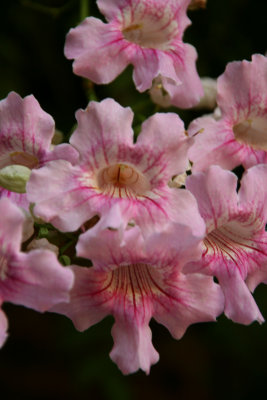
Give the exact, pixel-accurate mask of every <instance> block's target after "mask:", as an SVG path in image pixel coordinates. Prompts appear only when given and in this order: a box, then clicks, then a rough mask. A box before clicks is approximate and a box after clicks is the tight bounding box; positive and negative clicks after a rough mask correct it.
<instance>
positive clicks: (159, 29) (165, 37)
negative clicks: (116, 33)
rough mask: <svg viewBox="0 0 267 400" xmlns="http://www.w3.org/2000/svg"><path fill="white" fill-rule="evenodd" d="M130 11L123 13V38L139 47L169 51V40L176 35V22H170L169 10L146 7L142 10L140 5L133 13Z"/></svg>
mask: <svg viewBox="0 0 267 400" xmlns="http://www.w3.org/2000/svg"><path fill="white" fill-rule="evenodd" d="M131 11H132V10H131ZM131 11H130V10H126V11H124V21H123V29H122V34H123V36H124V38H125V39H126V40H128V41H129V42H133V43H136V44H138V45H139V46H141V47H145V48H152V49H159V50H169V49H170V42H171V40H172V39H173V38H174V37H175V36H176V35H177V33H178V29H177V22H176V21H174V20H172V15H173V12H171V10H170V8H169V7H168V6H166V7H164V8H163V7H162V6H161V7H158V8H157V7H155V8H154V7H153V8H152V7H149V6H148V7H147V8H146V9H145V10H144V9H143V7H141V5H140V6H137V7H136V8H135V9H134V11H133V13H132V12H131Z"/></svg>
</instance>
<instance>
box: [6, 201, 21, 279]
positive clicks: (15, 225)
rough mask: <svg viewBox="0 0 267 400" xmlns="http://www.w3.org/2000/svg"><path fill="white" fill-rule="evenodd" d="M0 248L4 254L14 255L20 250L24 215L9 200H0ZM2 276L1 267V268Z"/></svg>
mask: <svg viewBox="0 0 267 400" xmlns="http://www.w3.org/2000/svg"><path fill="white" fill-rule="evenodd" d="M0 215H1V225H0V247H2V251H1V252H3V253H12V252H16V251H19V250H20V244H21V240H22V230H23V223H24V220H25V218H24V215H23V213H22V211H21V210H20V209H19V208H18V207H17V206H16V205H15V204H13V203H12V202H11V201H10V200H9V199H7V198H2V199H1V200H0ZM0 275H1V266H0Z"/></svg>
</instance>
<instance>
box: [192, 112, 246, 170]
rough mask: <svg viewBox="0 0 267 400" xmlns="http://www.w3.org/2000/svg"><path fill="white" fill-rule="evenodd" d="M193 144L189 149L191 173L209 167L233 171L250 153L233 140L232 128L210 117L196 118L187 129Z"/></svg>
mask: <svg viewBox="0 0 267 400" xmlns="http://www.w3.org/2000/svg"><path fill="white" fill-rule="evenodd" d="M188 133H189V136H195V137H194V139H195V142H194V144H193V146H192V147H191V148H190V149H189V159H190V160H191V161H192V162H193V168H192V170H193V171H205V170H206V169H207V168H208V167H209V166H211V165H220V166H221V167H222V168H226V169H233V168H234V167H236V166H237V165H239V164H242V163H243V161H244V160H245V159H246V157H247V156H248V155H249V154H250V153H251V151H250V149H249V147H248V146H244V145H243V144H241V143H239V142H237V141H236V140H235V137H234V134H233V130H232V126H231V125H229V124H227V123H225V121H224V120H222V121H216V120H215V119H213V118H212V117H201V118H197V119H196V120H194V121H193V122H191V124H190V125H189V128H188Z"/></svg>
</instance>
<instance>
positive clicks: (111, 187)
mask: <svg viewBox="0 0 267 400" xmlns="http://www.w3.org/2000/svg"><path fill="white" fill-rule="evenodd" d="M76 117H77V121H78V126H77V129H76V131H75V132H74V133H73V135H72V137H71V139H70V143H71V144H72V145H73V146H74V147H75V148H76V149H77V150H78V151H79V154H80V162H79V165H75V166H73V165H72V164H71V163H69V162H67V161H63V160H57V161H51V162H49V163H48V164H47V165H45V166H44V167H42V168H40V169H38V170H34V171H32V174H31V177H30V180H29V182H28V185H27V193H28V197H29V199H30V201H32V202H34V203H36V205H35V208H34V212H35V214H36V215H37V216H39V217H41V218H43V219H44V220H45V221H47V222H51V223H52V224H53V225H54V226H56V227H57V228H58V229H60V230H62V231H74V230H76V229H78V228H79V227H80V226H81V225H82V224H83V223H85V222H86V221H87V220H89V219H90V218H92V217H93V216H94V215H100V216H104V215H107V214H109V213H110V212H111V211H110V210H111V208H112V207H113V206H114V205H115V204H119V205H120V208H121V211H122V214H123V216H124V219H125V223H126V224H127V223H128V222H129V221H131V220H134V221H135V223H137V224H138V225H139V226H141V227H142V229H143V230H144V231H147V230H149V229H155V228H157V227H160V228H161V227H162V226H163V225H164V223H166V222H168V221H169V220H174V221H179V222H181V223H185V224H188V225H190V226H191V221H192V219H194V228H195V230H196V232H198V231H199V229H200V230H202V227H203V221H202V220H201V218H200V216H199V213H198V209H197V205H196V201H195V199H194V197H193V196H192V195H191V193H190V192H189V191H187V190H184V189H171V188H170V187H169V186H168V181H169V180H170V179H171V177H172V176H174V175H177V174H179V173H181V172H184V171H185V169H186V167H187V165H188V158H187V152H188V148H189V146H190V145H191V140H192V139H189V138H188V137H187V136H186V135H185V131H184V126H183V122H182V121H181V120H180V118H179V117H178V116H177V115H176V114H174V113H166V114H155V115H153V116H152V117H150V118H149V119H148V120H147V121H145V122H144V123H143V125H142V130H141V133H140V134H139V136H138V139H137V143H135V144H134V143H133V131H132V128H131V123H132V119H133V113H132V111H131V110H130V108H123V107H121V106H120V105H119V104H118V103H116V102H115V101H114V100H112V99H105V100H103V101H102V102H101V103H96V102H91V103H89V106H88V107H87V108H86V110H79V111H78V112H77V113H76Z"/></svg>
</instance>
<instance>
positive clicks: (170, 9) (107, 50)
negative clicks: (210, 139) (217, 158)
mask: <svg viewBox="0 0 267 400" xmlns="http://www.w3.org/2000/svg"><path fill="white" fill-rule="evenodd" d="M189 3H190V1H189V0H112V1H106V0H98V1H97V4H98V7H99V9H100V11H101V12H102V13H103V14H104V15H105V17H106V19H107V21H108V23H107V24H106V23H103V22H102V21H100V20H99V19H96V18H93V17H89V18H86V19H85V20H84V21H83V22H82V23H81V24H80V25H79V26H77V27H76V28H74V29H71V30H70V32H69V34H68V35H67V40H66V46H65V55H66V57H67V58H68V59H74V60H75V61H74V64H73V70H74V72H75V73H76V74H77V75H80V76H83V77H85V78H88V79H91V80H92V81H93V82H95V83H98V84H101V83H109V82H111V81H112V80H113V79H115V78H116V77H117V76H118V75H119V74H120V73H121V72H122V71H123V70H124V69H125V68H126V66H127V65H128V64H132V65H133V67H134V70H133V80H134V83H135V85H136V88H137V89H138V90H139V91H140V92H143V91H145V90H147V89H149V88H150V87H151V85H152V81H153V79H154V78H156V77H157V76H158V75H162V76H163V77H164V79H165V78H166V83H167V84H169V83H170V85H171V88H170V90H171V91H172V92H175V96H176V97H177V102H179V104H180V105H181V107H191V106H192V105H194V104H196V103H197V102H198V100H199V98H200V96H201V95H202V93H203V91H202V87H201V83H200V80H199V77H198V74H197V71H196V65H195V62H196V58H197V53H196V50H195V48H194V47H193V46H191V45H189V44H185V43H183V41H182V38H183V33H184V30H185V29H186V27H187V26H188V25H189V24H190V20H189V19H188V17H187V15H186V9H187V7H188V4H189ZM172 96H174V94H172Z"/></svg>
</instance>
